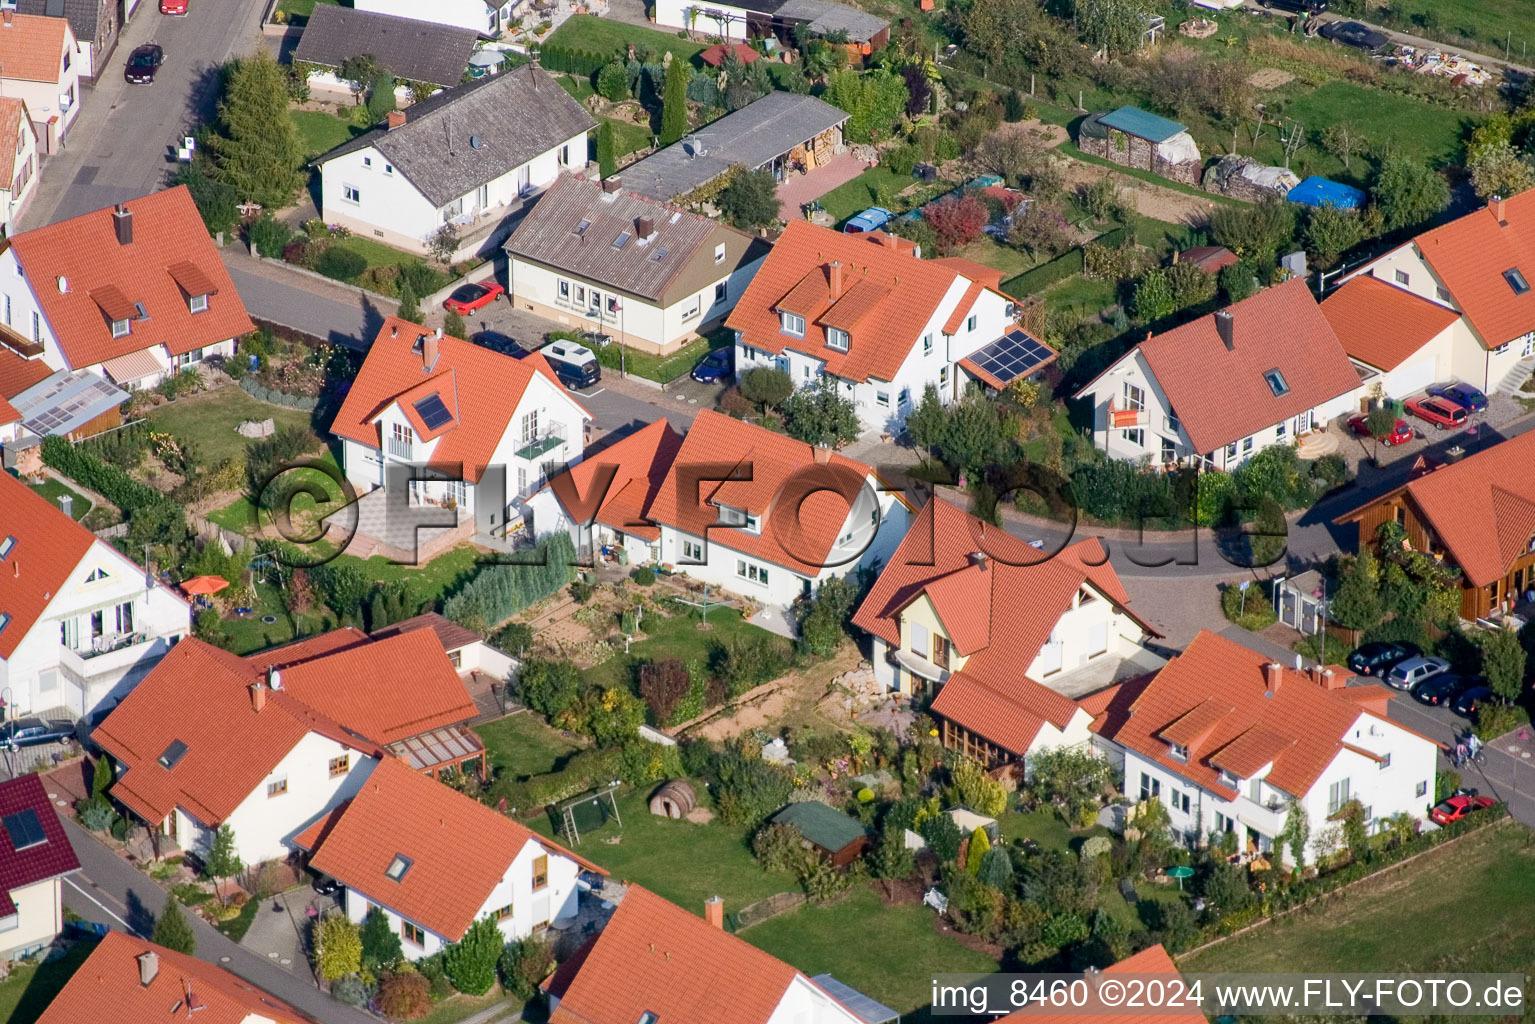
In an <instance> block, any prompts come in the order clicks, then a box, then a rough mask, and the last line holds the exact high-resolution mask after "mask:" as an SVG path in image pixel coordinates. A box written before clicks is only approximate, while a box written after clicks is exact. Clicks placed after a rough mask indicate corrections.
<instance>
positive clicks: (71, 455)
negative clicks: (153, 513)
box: [43, 437, 180, 517]
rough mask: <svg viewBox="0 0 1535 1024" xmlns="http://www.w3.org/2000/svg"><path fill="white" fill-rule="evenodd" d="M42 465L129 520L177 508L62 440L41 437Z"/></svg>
mask: <svg viewBox="0 0 1535 1024" xmlns="http://www.w3.org/2000/svg"><path fill="white" fill-rule="evenodd" d="M43 462H44V463H45V464H47V465H48V466H50V467H52V468H53V469H56V470H58V471H59V472H60V473H62V474H64V475H65V476H67V477H69V478H70V479H71V480H73V481H75V482H76V483H78V484H80V485H81V486H83V487H86V488H88V489H89V490H92V491H95V492H96V493H98V494H100V495H101V496H102V497H104V498H106V499H107V500H108V501H110V502H111V503H112V504H114V505H116V506H117V507H118V508H120V509H122V512H123V515H125V516H129V517H131V516H132V515H133V514H134V513H135V512H137V511H140V510H142V509H148V508H154V507H156V506H172V507H175V508H177V509H178V511H179V509H180V506H177V505H176V503H175V502H173V501H171V499H170V498H168V497H166V496H165V495H163V494H161V493H160V492H159V491H157V490H155V489H154V488H153V487H150V486H148V485H147V484H141V483H139V482H138V481H137V480H135V479H133V478H132V477H131V476H129V475H128V474H127V473H125V472H123V471H122V470H121V469H118V468H117V467H116V466H114V465H111V464H110V463H107V462H103V461H102V460H101V459H98V458H97V457H96V456H94V455H92V454H91V453H90V452H88V451H86V450H84V449H83V448H80V447H77V446H76V445H74V444H71V443H70V442H69V441H68V440H66V439H64V438H62V437H45V438H43Z"/></svg>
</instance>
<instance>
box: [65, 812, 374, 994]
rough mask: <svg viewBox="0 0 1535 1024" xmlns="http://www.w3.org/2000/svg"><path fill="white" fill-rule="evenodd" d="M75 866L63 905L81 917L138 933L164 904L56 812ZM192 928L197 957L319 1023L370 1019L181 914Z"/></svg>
mask: <svg viewBox="0 0 1535 1024" xmlns="http://www.w3.org/2000/svg"><path fill="white" fill-rule="evenodd" d="M61 820H62V821H63V822H64V830H65V832H66V833H67V834H68V835H69V842H70V845H71V846H73V847H74V850H75V856H77V857H79V858H80V868H81V871H80V872H79V873H78V874H75V875H70V876H68V877H67V878H66V879H65V883H64V905H65V906H66V907H68V908H69V909H70V910H71V911H73V912H74V913H76V914H79V915H80V916H81V917H82V918H84V919H85V920H87V921H95V922H97V923H99V924H104V925H106V926H107V927H109V928H111V929H113V930H114V931H120V932H128V933H130V934H133V935H137V936H139V937H140V938H145V937H147V936H148V935H149V934H150V932H151V931H153V930H154V921H155V916H156V915H157V914H159V913H160V911H161V910H162V909H163V908H164V906H165V901H166V898H167V897H166V894H165V891H164V890H163V889H161V888H160V887H159V886H158V885H156V884H155V883H154V882H152V881H151V880H150V879H149V878H147V877H145V876H144V875H142V874H140V873H139V872H137V871H135V870H134V869H133V868H132V867H130V866H129V865H128V863H127V862H126V861H124V860H123V859H122V858H120V857H118V856H117V855H115V854H114V853H112V852H111V851H109V850H107V849H106V848H105V847H103V846H102V845H101V844H100V843H98V842H97V841H96V840H94V839H92V838H91V837H90V835H89V834H87V833H86V832H85V831H84V830H83V829H81V828H80V826H78V825H76V824H75V823H74V822H73V821H71V820H70V819H69V818H64V817H63V816H61ZM187 918H188V919H189V920H190V921H191V922H192V929H193V931H195V932H196V933H197V956H198V959H200V960H206V961H208V962H209V963H213V964H217V965H218V966H220V967H222V968H224V969H225V970H227V971H230V972H232V973H234V974H236V975H239V976H240V977H241V978H244V979H245V980H246V981H248V982H250V983H251V984H252V985H255V986H256V987H258V988H260V989H263V990H265V991H267V992H270V993H271V994H272V995H274V996H276V997H278V998H279V999H282V1000H285V1001H286V1002H288V1003H289V1004H291V1005H292V1006H293V1007H294V1008H295V1009H298V1010H302V1011H304V1012H305V1013H307V1014H309V1015H310V1016H312V1017H314V1018H315V1019H316V1020H319V1021H322V1022H324V1024H366V1022H370V1021H371V1022H374V1024H376V1019H375V1018H373V1017H371V1016H369V1015H367V1014H365V1013H363V1012H362V1011H361V1010H358V1009H355V1008H354V1007H350V1006H347V1005H346V1004H344V1003H338V1002H336V1001H335V1000H334V999H332V998H331V997H330V996H328V995H326V994H325V993H324V992H321V991H320V990H319V989H318V988H316V987H315V986H314V985H313V984H312V983H310V982H306V981H305V980H304V979H302V978H300V977H298V976H296V975H293V974H290V973H289V972H288V971H285V970H283V969H282V968H281V967H278V966H275V965H273V964H270V963H268V962H267V961H266V960H265V959H263V958H262V957H259V956H257V955H256V954H255V953H252V952H251V951H250V950H247V949H245V948H243V947H241V946H240V945H238V944H237V943H235V942H232V941H231V940H230V939H228V938H226V937H225V936H224V935H223V934H222V933H220V932H219V931H218V930H217V929H215V928H214V927H213V926H212V925H210V924H208V923H207V922H206V921H204V920H203V919H202V918H200V917H198V916H196V915H195V914H190V913H189V914H187Z"/></svg>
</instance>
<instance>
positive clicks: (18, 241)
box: [0, 111, 255, 390]
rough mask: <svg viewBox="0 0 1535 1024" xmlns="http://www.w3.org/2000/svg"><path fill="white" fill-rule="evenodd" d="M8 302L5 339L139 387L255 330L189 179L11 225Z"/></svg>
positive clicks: (30, 354)
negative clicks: (66, 215) (100, 206)
mask: <svg viewBox="0 0 1535 1024" xmlns="http://www.w3.org/2000/svg"><path fill="white" fill-rule="evenodd" d="M34 114H35V111H34ZM0 305H3V309H0V313H3V314H4V322H3V324H0V345H4V346H5V347H6V348H9V349H10V350H11V351H13V352H15V353H17V354H19V355H21V356H23V357H25V358H27V359H40V360H42V361H43V363H44V364H46V365H47V366H49V367H50V368H51V369H53V370H70V371H73V372H89V373H92V374H95V375H97V376H99V377H104V378H106V379H108V380H110V381H111V382H112V383H113V384H115V385H117V386H118V387H120V388H126V389H129V390H133V389H137V388H145V387H152V386H153V385H155V384H157V383H158V382H159V381H160V380H162V379H163V378H164V377H165V376H167V375H168V374H173V373H176V372H178V371H180V370H182V369H185V368H187V367H190V366H192V365H194V364H195V363H198V362H201V361H202V360H204V359H207V358H210V357H212V356H224V357H227V356H231V355H233V354H234V346H235V339H237V338H239V337H241V336H242V335H245V334H249V333H250V332H251V331H253V330H255V325H253V324H252V323H251V320H250V317H249V316H247V315H246V312H245V307H244V305H243V304H241V302H240V296H239V294H238V293H237V292H236V291H235V287H234V282H232V281H231V280H230V278H229V272H228V271H227V270H225V269H224V262H223V260H221V259H219V254H218V249H217V248H215V247H214V245H213V239H211V238H210V237H209V236H208V230H207V228H205V227H204V226H203V221H202V217H201V216H200V215H199V214H198V212H197V206H196V204H195V203H193V202H192V194H191V193H190V192H188V191H187V189H186V186H184V185H178V186H176V187H175V188H169V189H165V190H164V191H161V192H152V193H150V194H149V195H147V196H143V197H141V198H139V199H130V200H128V201H127V202H126V203H119V204H118V205H117V206H115V207H112V208H109V209H104V210H96V211H94V212H92V213H87V214H83V215H81V216H79V217H73V218H70V219H69V220H62V221H57V222H55V223H53V224H49V225H47V226H46V227H40V228H34V229H33V230H31V231H23V232H22V233H20V234H18V235H14V236H12V238H11V239H10V244H9V246H7V247H6V248H5V249H4V251H3V252H0Z"/></svg>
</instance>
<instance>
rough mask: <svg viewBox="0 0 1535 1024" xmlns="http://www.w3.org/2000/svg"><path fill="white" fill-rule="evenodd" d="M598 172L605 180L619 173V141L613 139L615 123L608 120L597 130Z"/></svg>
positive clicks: (604, 120)
mask: <svg viewBox="0 0 1535 1024" xmlns="http://www.w3.org/2000/svg"><path fill="white" fill-rule="evenodd" d="M597 171H598V173H599V174H601V175H602V176H603V177H604V178H611V177H612V176H613V175H614V174H616V173H618V141H617V140H616V139H615V138H614V137H613V122H612V121H609V120H607V119H606V118H604V119H603V121H602V125H601V127H599V128H598V129H597Z"/></svg>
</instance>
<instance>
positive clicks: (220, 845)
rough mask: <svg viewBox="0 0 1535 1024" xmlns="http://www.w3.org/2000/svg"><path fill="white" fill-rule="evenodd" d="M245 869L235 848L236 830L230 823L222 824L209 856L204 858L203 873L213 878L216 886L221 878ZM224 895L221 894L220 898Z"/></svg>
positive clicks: (216, 833) (215, 835)
mask: <svg viewBox="0 0 1535 1024" xmlns="http://www.w3.org/2000/svg"><path fill="white" fill-rule="evenodd" d="M244 869H245V865H244V863H242V862H241V860H240V853H239V851H238V850H237V849H235V831H234V829H232V828H230V827H229V826H228V825H220V826H219V829H218V831H217V832H215V833H214V834H213V845H212V846H211V847H210V848H209V850H208V856H207V857H206V858H204V859H203V873H204V874H205V875H207V876H208V877H209V878H211V879H212V880H213V882H214V887H215V888H217V883H218V881H219V879H221V878H230V877H233V876H234V875H238V874H239V873H240V872H241V871H243V870H244ZM222 898H223V897H222V896H220V899H222Z"/></svg>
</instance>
